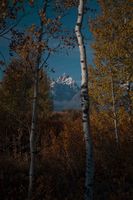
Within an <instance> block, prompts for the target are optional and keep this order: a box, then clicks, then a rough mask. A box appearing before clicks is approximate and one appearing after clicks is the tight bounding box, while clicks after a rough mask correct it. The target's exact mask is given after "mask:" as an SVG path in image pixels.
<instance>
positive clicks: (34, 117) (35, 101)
mask: <svg viewBox="0 0 133 200" xmlns="http://www.w3.org/2000/svg"><path fill="white" fill-rule="evenodd" d="M47 2H48V0H45V1H44V4H43V12H44V13H45V12H46V8H47ZM43 29H44V24H43V22H42V19H41V18H40V36H39V38H38V42H41V41H42V39H43ZM41 56H42V53H39V51H38V55H37V59H36V63H35V69H34V94H33V103H32V122H31V133H30V157H31V160H30V169H29V188H28V200H31V199H32V196H33V190H34V189H35V187H34V185H35V175H36V173H35V169H36V166H35V165H36V155H37V137H36V136H37V133H36V125H37V115H38V113H37V108H38V84H39V65H40V61H41Z"/></svg>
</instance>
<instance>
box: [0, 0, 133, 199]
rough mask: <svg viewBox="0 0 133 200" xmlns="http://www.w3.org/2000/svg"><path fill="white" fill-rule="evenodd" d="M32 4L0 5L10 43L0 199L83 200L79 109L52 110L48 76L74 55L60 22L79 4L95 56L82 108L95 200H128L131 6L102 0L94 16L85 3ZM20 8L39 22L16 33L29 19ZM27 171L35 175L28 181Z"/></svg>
mask: <svg viewBox="0 0 133 200" xmlns="http://www.w3.org/2000/svg"><path fill="white" fill-rule="evenodd" d="M38 2H40V4H38V3H37V2H36V1H32V0H29V1H11V2H10V1H5V0H1V1H0V12H1V16H0V41H6V40H7V41H8V43H9V45H8V50H7V51H9V53H10V59H9V60H8V59H7V58H6V56H7V55H6V54H5V53H4V52H5V51H4V50H3V49H2V48H0V74H1V81H0V199H1V200H24V199H27V200H31V199H32V200H83V199H84V193H85V187H84V182H85V178H86V177H85V171H86V147H85V145H86V143H85V140H86V138H85V136H84V130H83V121H84V119H83V115H82V113H83V112H84V107H83V109H82V110H64V111H61V112H56V111H54V107H53V99H52V96H51V88H50V87H51V86H50V78H49V76H48V71H49V70H51V71H54V70H53V69H52V68H51V67H50V66H48V60H49V59H50V57H51V56H52V55H53V54H55V53H60V51H61V50H62V49H67V50H69V49H73V48H77V39H76V37H75V33H73V31H72V30H65V29H64V26H63V21H61V19H62V18H63V17H64V16H65V14H66V16H67V15H68V14H71V10H73V9H76V10H77V7H79V8H80V6H81V3H82V2H84V4H85V6H84V11H83V14H84V15H85V14H86V13H88V12H90V13H91V14H90V15H91V17H90V18H89V22H88V27H87V31H88V29H89V30H90V32H91V34H92V42H91V47H92V49H93V51H94V60H93V64H88V65H87V72H88V82H87V88H88V93H87V96H88V97H87V101H88V105H87V106H85V108H86V107H87V108H88V110H87V112H88V113H89V117H88V122H89V131H90V133H91V136H92V141H93V144H92V145H93V157H94V177H93V182H94V183H93V199H94V200H106V199H108V200H131V199H132V198H133V159H132V155H133V131H132V122H133V121H132V106H133V96H132V94H133V77H132V72H133V56H132V55H133V48H132V38H133V31H132V28H133V14H132V13H133V8H132V6H131V4H132V3H131V1H130V0H126V1H125V0H124V1H123V0H117V1H114V0H106V1H105V0H100V1H98V3H97V5H98V6H99V8H100V11H98V13H97V12H96V8H97V7H95V8H90V7H89V2H90V1H82V0H80V1H73V0H65V1H62V0H59V1H56V0H55V3H53V2H54V1H47V0H46V1H38ZM26 6H27V8H28V9H31V10H32V9H38V13H39V14H38V18H39V23H37V24H29V26H28V28H20V26H19V23H20V24H21V22H19V18H21V17H22V16H23V15H25V13H26V12H27V10H26V8H25V7H26ZM39 6H40V7H39ZM49 7H50V8H51V9H53V10H54V11H51V12H52V14H53V15H52V16H50V15H49V14H48V13H49V12H50V11H49V10H48V9H49ZM112 13H113V14H112ZM93 14H94V16H95V17H94V16H93ZM21 15H22V16H21ZM80 16H81V13H80V14H78V17H79V18H80ZM79 18H78V19H79ZM75 23H76V22H75ZM77 24H78V23H77ZM80 25H82V23H81V24H80ZM74 26H75V25H74ZM81 27H82V26H81ZM73 28H74V27H73ZM79 33H80V32H79ZM83 38H84V37H83ZM55 39H56V40H57V41H60V43H59V45H57V46H56V47H53V46H52V45H51V41H52V42H53V40H55ZM1 43H2V42H1ZM86 43H87V41H85V44H86ZM81 45H82V44H81ZM81 45H79V48H80V46H81ZM87 45H88V44H86V48H89V46H87ZM68 59H69V55H68ZM77 59H79V58H77ZM79 62H80V61H79ZM82 63H83V61H82V60H81V64H82ZM55 73H56V71H55ZM75 73H76V72H75ZM82 86H83V85H82ZM82 95H83V94H82V87H81V97H82ZM81 99H82V98H81ZM81 103H82V104H83V102H82V101H81ZM85 111H86V110H85ZM31 135H32V136H33V138H31ZM32 142H33V144H32ZM32 157H33V163H31V160H32ZM32 164H33V165H34V170H33V171H32V173H31V174H30V172H29V168H30V167H31V165H32ZM88 173H89V172H88ZM29 176H33V177H32V178H33V179H32V180H31V182H32V184H33V185H32V195H31V194H30V195H29V196H28V193H29V188H30V187H29V182H30V181H29ZM28 187H29V188H28ZM85 200H86V199H85ZM88 200H92V198H88Z"/></svg>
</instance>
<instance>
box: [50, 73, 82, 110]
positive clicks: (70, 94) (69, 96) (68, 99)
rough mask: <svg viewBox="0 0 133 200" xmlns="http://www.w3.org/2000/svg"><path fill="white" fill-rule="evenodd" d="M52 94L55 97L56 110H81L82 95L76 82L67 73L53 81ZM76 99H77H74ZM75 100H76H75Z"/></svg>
mask: <svg viewBox="0 0 133 200" xmlns="http://www.w3.org/2000/svg"><path fill="white" fill-rule="evenodd" d="M51 92H52V96H53V102H54V109H55V110H56V111H61V110H64V109H80V95H78V97H77V98H76V97H75V96H77V94H79V93H80V88H79V87H78V85H77V83H76V81H75V80H73V79H72V77H70V76H69V75H66V74H65V73H64V74H63V75H62V76H60V77H59V78H57V80H52V81H51ZM74 97H75V98H74ZM74 99H75V100H74Z"/></svg>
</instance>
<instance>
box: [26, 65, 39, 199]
mask: <svg viewBox="0 0 133 200" xmlns="http://www.w3.org/2000/svg"><path fill="white" fill-rule="evenodd" d="M34 79H35V80H34V95H33V104H32V122H31V133H30V157H31V161H30V169H29V191H28V199H29V200H30V199H32V195H33V188H34V182H35V160H36V153H37V144H36V124H37V98H38V66H37V65H36V66H35V77H34Z"/></svg>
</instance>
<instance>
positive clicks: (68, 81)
mask: <svg viewBox="0 0 133 200" xmlns="http://www.w3.org/2000/svg"><path fill="white" fill-rule="evenodd" d="M55 84H58V85H59V84H63V85H68V86H69V87H70V88H73V89H76V90H78V89H79V87H78V85H77V83H76V81H75V80H73V78H72V77H71V76H69V75H67V74H66V73H64V74H63V75H62V76H59V77H58V78H57V79H56V80H52V82H51V88H53V87H54V86H55Z"/></svg>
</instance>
